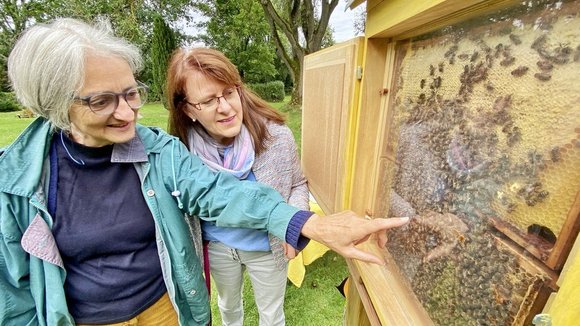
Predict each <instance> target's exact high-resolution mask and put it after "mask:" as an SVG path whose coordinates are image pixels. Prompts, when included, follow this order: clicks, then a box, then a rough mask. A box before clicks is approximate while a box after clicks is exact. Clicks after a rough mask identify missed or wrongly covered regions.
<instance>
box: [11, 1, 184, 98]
mask: <svg viewBox="0 0 580 326" xmlns="http://www.w3.org/2000/svg"><path fill="white" fill-rule="evenodd" d="M192 8H193V4H192V2H191V0H108V1H101V0H67V1H66V2H64V4H63V2H62V1H58V0H2V1H0V15H2V17H3V18H2V19H0V69H1V71H0V87H1V88H6V86H5V84H6V79H5V78H4V77H5V75H6V58H7V57H8V54H9V52H10V49H12V46H13V45H14V42H15V40H16V38H17V37H18V35H20V33H22V31H24V29H26V28H27V27H29V26H30V25H31V24H33V23H37V22H44V21H48V20H50V19H52V18H54V17H74V18H79V19H82V20H85V21H89V22H90V21H94V20H96V19H99V18H100V17H102V18H105V19H107V20H108V21H110V22H111V25H112V27H113V29H114V30H115V34H116V35H117V36H120V37H123V38H125V39H127V40H128V41H130V42H131V43H133V44H135V45H137V46H138V47H139V48H141V50H142V52H143V56H144V60H145V63H146V64H145V66H144V68H145V70H144V71H143V72H141V76H140V78H141V79H142V80H143V81H145V82H148V83H150V82H151V81H152V79H153V74H152V72H151V66H152V65H151V64H150V63H151V59H150V53H149V51H150V49H151V35H152V29H153V17H154V16H155V15H161V16H162V17H164V19H166V20H168V21H180V22H182V23H184V24H187V22H188V21H189V20H190V19H191V17H190V14H189V13H190V11H191V10H192ZM175 36H176V38H177V39H178V40H182V39H184V38H185V37H184V36H183V35H182V34H180V33H178V32H176V35H175ZM3 78H4V79H3Z"/></svg>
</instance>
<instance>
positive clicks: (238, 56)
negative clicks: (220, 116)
mask: <svg viewBox="0 0 580 326" xmlns="http://www.w3.org/2000/svg"><path fill="white" fill-rule="evenodd" d="M199 10H200V12H201V13H202V14H203V15H204V16H206V17H209V19H208V20H207V21H205V22H202V23H201V24H200V27H202V28H205V33H204V34H201V35H199V36H198V37H197V39H198V40H200V41H202V42H203V43H204V44H205V45H206V46H208V47H212V48H215V49H218V50H220V51H222V52H223V53H224V54H225V55H226V57H228V58H229V59H230V60H231V61H232V62H233V63H234V64H235V65H236V67H237V68H238V70H239V71H240V75H241V76H242V78H243V80H244V81H245V82H247V83H263V82H267V81H271V80H274V79H275V78H276V75H277V71H276V67H275V63H274V61H275V60H276V52H275V51H276V47H275V45H274V43H272V40H271V36H270V27H269V25H268V23H266V22H265V21H264V20H263V19H260V18H261V17H263V15H264V14H263V11H262V8H261V6H260V5H259V4H258V3H257V2H256V1H255V0H239V1H227V0H217V1H204V2H203V3H201V4H200V6H199Z"/></svg>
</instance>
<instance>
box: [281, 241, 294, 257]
mask: <svg viewBox="0 0 580 326" xmlns="http://www.w3.org/2000/svg"><path fill="white" fill-rule="evenodd" d="M282 246H283V247H284V255H286V258H288V259H294V257H296V255H297V254H298V251H297V250H296V249H294V247H292V246H291V245H289V244H287V243H286V242H284V243H283V244H282Z"/></svg>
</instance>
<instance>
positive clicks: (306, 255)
mask: <svg viewBox="0 0 580 326" xmlns="http://www.w3.org/2000/svg"><path fill="white" fill-rule="evenodd" d="M310 210H311V211H313V212H314V213H316V214H317V215H320V216H323V215H324V212H323V211H322V209H321V208H320V206H318V204H317V203H315V202H310ZM328 250H329V249H328V247H326V246H324V245H322V244H320V243H318V242H316V241H313V240H310V243H309V244H308V245H307V246H306V248H304V250H302V251H301V252H300V253H299V254H298V255H297V256H296V257H295V258H294V259H292V260H291V261H290V262H289V263H288V279H289V280H290V282H292V284H294V285H295V286H297V287H300V286H302V281H304V275H306V267H305V266H307V265H310V264H311V263H312V262H313V261H315V260H316V259H318V258H320V257H322V255H324V253H325V252H327V251H328Z"/></svg>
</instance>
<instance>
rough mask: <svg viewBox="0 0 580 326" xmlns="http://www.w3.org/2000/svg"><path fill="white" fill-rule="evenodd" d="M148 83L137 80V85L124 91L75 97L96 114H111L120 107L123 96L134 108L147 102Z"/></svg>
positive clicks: (138, 107)
mask: <svg viewBox="0 0 580 326" xmlns="http://www.w3.org/2000/svg"><path fill="white" fill-rule="evenodd" d="M148 90H149V87H147V85H145V84H143V83H141V82H137V86H136V87H133V88H131V89H129V90H127V91H126V92H123V93H113V92H104V93H99V94H94V95H90V96H83V97H74V98H73V99H74V100H75V101H80V102H82V103H83V104H84V105H86V106H88V107H89V109H90V110H91V111H93V113H94V114H97V115H110V114H113V113H114V112H115V111H116V110H117V108H118V107H119V101H120V100H119V98H120V97H122V98H123V99H124V100H125V102H127V105H129V107H130V108H131V109H133V110H137V109H140V108H141V107H142V106H143V105H144V104H145V103H146V102H147V91H148Z"/></svg>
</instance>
